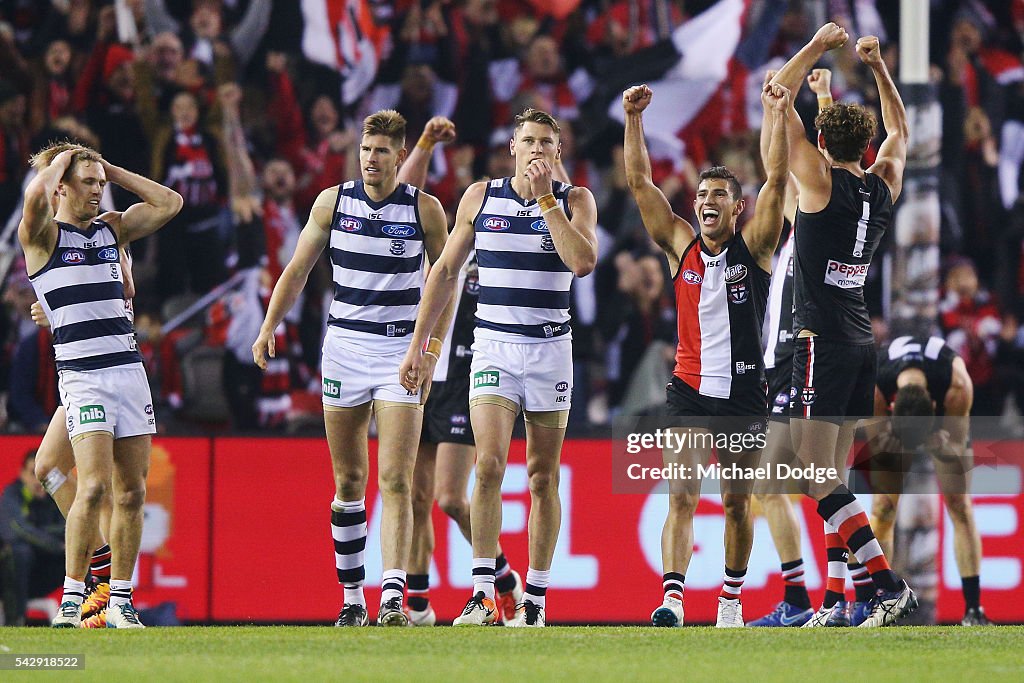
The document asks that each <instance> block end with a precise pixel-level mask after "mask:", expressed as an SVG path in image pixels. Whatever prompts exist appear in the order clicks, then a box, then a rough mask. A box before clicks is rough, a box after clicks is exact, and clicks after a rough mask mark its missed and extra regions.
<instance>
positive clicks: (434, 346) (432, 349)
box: [424, 337, 444, 359]
mask: <svg viewBox="0 0 1024 683" xmlns="http://www.w3.org/2000/svg"><path fill="white" fill-rule="evenodd" d="M443 346H444V342H443V341H441V340H440V339H438V338H437V337H431V338H430V341H428V342H427V348H426V349H425V350H424V353H432V354H434V356H435V357H436V358H438V359H440V357H441V348H442V347H443Z"/></svg>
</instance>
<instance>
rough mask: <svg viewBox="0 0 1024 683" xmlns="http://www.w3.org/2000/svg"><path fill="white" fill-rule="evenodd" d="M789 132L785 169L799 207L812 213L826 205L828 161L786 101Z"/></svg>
mask: <svg viewBox="0 0 1024 683" xmlns="http://www.w3.org/2000/svg"><path fill="white" fill-rule="evenodd" d="M786 128H787V130H788V132H789V135H788V137H789V170H790V173H792V174H793V177H794V178H796V183H797V191H798V193H799V197H800V201H799V205H800V210H802V211H805V212H808V213H814V212H817V211H821V210H822V209H824V208H825V207H826V206H828V202H829V198H830V197H831V196H832V171H831V164H829V161H828V159H827V158H825V155H824V154H822V153H821V152H820V151H818V148H817V147H815V146H814V145H813V144H811V142H810V141H809V140H808V139H807V133H806V131H805V130H804V123H803V121H802V120H801V119H800V115H799V114H797V112H796V109H795V108H794V107H793V103H792V101H790V105H789V109H788V111H787V113H786Z"/></svg>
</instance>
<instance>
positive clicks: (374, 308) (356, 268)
mask: <svg viewBox="0 0 1024 683" xmlns="http://www.w3.org/2000/svg"><path fill="white" fill-rule="evenodd" d="M330 248H331V267H332V268H331V269H332V271H333V274H334V301H333V302H332V303H331V310H330V317H329V318H328V323H329V324H330V325H331V326H333V327H334V328H336V329H335V331H336V333H340V334H341V336H343V337H346V338H350V339H354V340H358V341H362V342H371V343H374V344H379V343H380V341H381V337H398V338H401V337H405V336H406V335H408V334H411V333H412V330H413V327H414V326H415V324H416V312H417V310H418V308H419V303H420V293H421V290H422V288H423V227H422V226H421V225H420V214H419V190H418V189H417V188H415V187H413V186H412V185H407V184H405V183H399V185H398V188H397V189H396V190H395V191H394V192H393V193H392V194H391V195H390V196H389V197H388V198H386V199H384V200H383V201H380V202H375V201H373V200H372V199H370V197H369V196H367V194H366V191H365V190H364V189H363V183H362V181H349V182H347V183H345V184H344V185H342V186H341V187H340V188H339V189H338V201H337V203H336V204H335V205H334V217H333V218H332V219H331V245H330Z"/></svg>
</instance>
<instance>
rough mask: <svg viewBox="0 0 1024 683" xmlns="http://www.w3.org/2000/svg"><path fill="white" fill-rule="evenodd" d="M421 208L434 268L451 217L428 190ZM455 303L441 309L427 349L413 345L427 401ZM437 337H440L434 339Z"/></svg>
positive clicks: (429, 258)
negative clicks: (448, 217) (418, 361)
mask: <svg viewBox="0 0 1024 683" xmlns="http://www.w3.org/2000/svg"><path fill="white" fill-rule="evenodd" d="M419 208H420V224H421V225H422V226H423V240H424V244H423V246H424V250H425V251H426V253H427V261H428V262H429V263H430V266H431V269H432V268H433V266H434V264H435V263H437V260H438V259H439V258H441V255H442V254H443V253H444V246H445V243H446V242H447V241H448V219H447V216H446V215H445V212H444V208H443V207H442V206H441V202H439V201H438V200H437V198H436V197H434V196H433V195H429V194H427V193H426V192H420V196H419ZM456 272H457V271H456ZM454 303H455V298H454V297H450V298H449V299H448V303H447V304H445V307H444V308H443V309H442V310H441V315H440V316H439V317H438V319H437V322H436V323H434V327H433V329H432V330H431V332H430V337H429V339H430V340H431V341H430V342H428V346H427V348H426V350H424V347H423V346H422V345H420V346H416V347H413V346H411V345H410V350H412V351H419V352H420V356H419V360H420V363H419V365H418V366H415V367H413V368H412V370H413V372H414V373H415V374H416V377H417V379H418V385H417V390H418V391H419V392H420V397H421V400H422V401H426V397H427V392H428V391H429V390H430V381H431V379H432V378H433V376H434V366H435V365H436V364H437V361H438V360H439V359H440V354H441V348H440V345H441V340H442V339H444V336H445V332H446V331H447V330H448V325H449V324H450V323H451V321H452V316H453V315H454V314H455V306H454ZM435 339H436V340H437V341H433V340H435Z"/></svg>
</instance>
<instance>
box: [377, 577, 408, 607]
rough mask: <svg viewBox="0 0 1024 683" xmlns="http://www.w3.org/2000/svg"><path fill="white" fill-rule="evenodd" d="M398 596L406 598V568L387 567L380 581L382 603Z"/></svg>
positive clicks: (400, 599) (400, 598)
mask: <svg viewBox="0 0 1024 683" xmlns="http://www.w3.org/2000/svg"><path fill="white" fill-rule="evenodd" d="M394 598H398V601H399V602H401V601H402V600H404V599H405V570H404V569H385V570H384V573H383V574H382V575H381V581H380V604H381V605H383V604H384V603H385V602H387V601H388V600H393V599H394Z"/></svg>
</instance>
